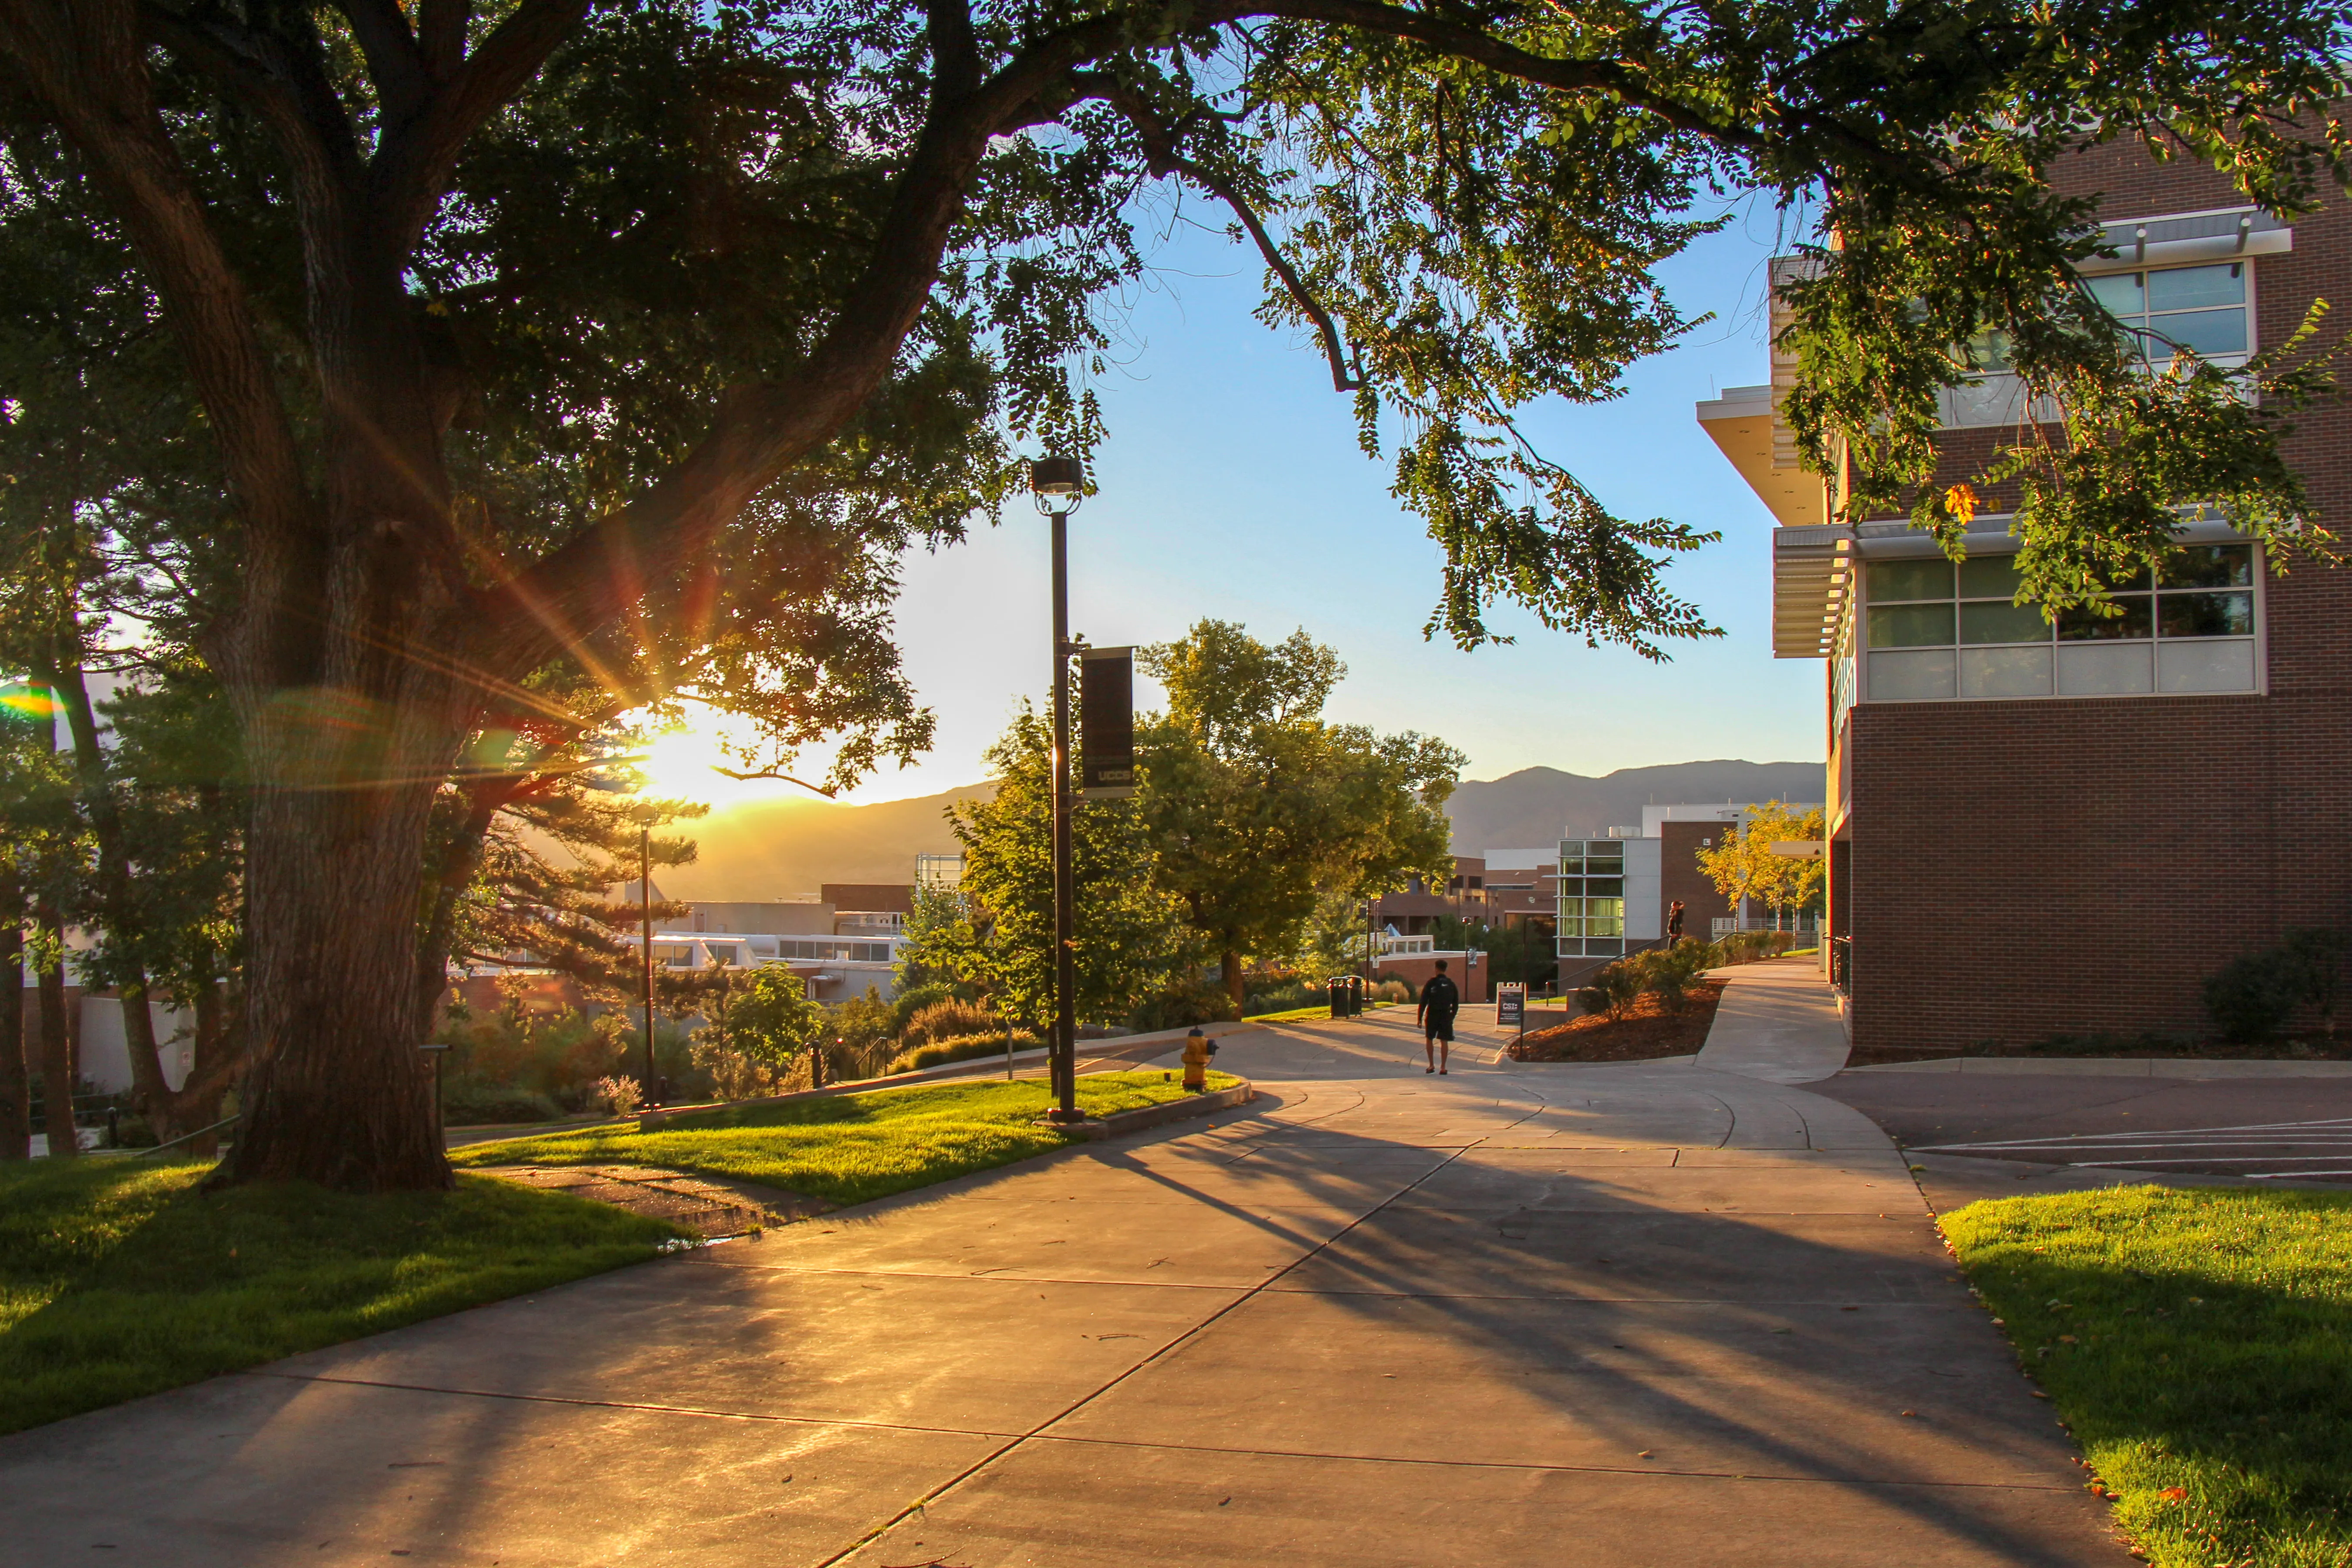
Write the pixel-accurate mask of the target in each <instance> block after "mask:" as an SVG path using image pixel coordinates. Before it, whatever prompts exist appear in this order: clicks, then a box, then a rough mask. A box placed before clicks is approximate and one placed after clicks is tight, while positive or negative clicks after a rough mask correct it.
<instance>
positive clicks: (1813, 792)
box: [1445, 761, 1823, 855]
mask: <svg viewBox="0 0 2352 1568" xmlns="http://www.w3.org/2000/svg"><path fill="white" fill-rule="evenodd" d="M1822 782H1823V781H1822V764H1821V763H1746V762H1736V761H1717V762H1705V763H1672V764H1670V765H1668V766H1664V767H1655V768H1620V769H1618V770H1617V771H1616V772H1615V773H1607V774H1604V775H1602V776H1601V777H1599V778H1590V777H1587V776H1586V775H1584V774H1582V773H1562V772H1560V771H1559V769H1557V768H1522V769H1520V770H1519V771H1518V772H1517V773H1507V774H1505V775H1504V776H1503V777H1501V778H1498V779H1487V780H1477V781H1465V783H1464V784H1461V785H1460V786H1459V787H1458V788H1456V789H1455V790H1454V798H1453V799H1452V800H1450V801H1448V802H1447V803H1446V808H1445V810H1446V815H1447V816H1450V817H1452V818H1453V819H1454V853H1455V854H1457V855H1479V854H1484V853H1485V852H1486V851H1487V850H1489V849H1524V848H1530V847H1536V846H1538V845H1546V844H1552V843H1555V842H1557V841H1558V840H1559V839H1560V838H1562V837H1575V836H1578V835H1585V836H1592V835H1598V834H1601V833H1603V832H1606V831H1607V830H1608V829H1609V828H1611V827H1615V826H1633V825H1635V824H1637V823H1639V822H1640V821H1641V820H1642V807H1643V806H1644V805H1685V804H1693V805H1695V804H1698V803H1701V802H1707V801H1738V802H1739V803H1740V804H1742V805H1748V804H1750V803H1754V802H1759V801H1767V800H1800V801H1817V800H1819V799H1821V798H1822Z"/></svg>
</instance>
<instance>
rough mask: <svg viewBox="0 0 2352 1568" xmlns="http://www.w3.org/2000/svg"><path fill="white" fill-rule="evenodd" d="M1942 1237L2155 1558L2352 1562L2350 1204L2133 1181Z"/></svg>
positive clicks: (2010, 1203)
mask: <svg viewBox="0 0 2352 1568" xmlns="http://www.w3.org/2000/svg"><path fill="white" fill-rule="evenodd" d="M1943 1226H1944V1233H1945V1235H1946V1236H1948V1237H1949V1238H1950V1239H1951V1242H1952V1245H1953V1247H1955V1248H1956V1249H1957V1250H1958V1254H1959V1257H1960V1260H1961V1264H1962V1267H1964V1268H1966V1269H1967V1270H1968V1274H1969V1279H1970V1281H1971V1282H1972V1283H1973V1284H1974V1285H1975V1286H1976V1287H1977V1289H1979V1291H1981V1292H1982V1294H1983V1296H1984V1299H1985V1301H1986V1303H1987V1305H1989V1306H1990V1307H1991V1309H1992V1310H1993V1311H1994V1313H1995V1314H1996V1315H1997V1316H1998V1317H2000V1319H2001V1320H2002V1321H2003V1322H2004V1324H2005V1326H2006V1329H2007V1331H2008V1333H2009V1336H2010V1338H2011V1341H2012V1342H2015V1344H2016V1346H2017V1349H2018V1352H2019V1355H2020V1356H2021V1359H2022V1360H2023V1362H2024V1364H2025V1367H2026V1369H2027V1370H2028V1371H2029V1372H2030V1373H2032V1375H2033V1376H2034V1377H2035V1378H2037V1379H2038V1380H2039V1381H2040V1383H2041V1384H2042V1387H2043V1388H2044V1389H2045V1390H2047V1391H2048V1393H2049V1394H2050V1397H2051V1400H2052V1403H2053V1405H2055V1406H2056V1408H2057V1411H2058V1414H2059V1415H2061V1416H2063V1418H2064V1419H2065V1421H2066V1423H2067V1425H2068V1426H2070V1427H2071V1428H2073V1430H2074V1436H2075V1437H2076V1439H2077V1440H2079V1441H2080V1442H2081V1443H2082V1445H2083V1451H2084V1455H2085V1456H2086V1457H2087V1458H2089V1460H2090V1466H2091V1471H2092V1474H2093V1476H2094V1477H2095V1479H2096V1480H2097V1481H2099V1482H2101V1483H2104V1485H2105V1489H2106V1490H2107V1492H2108V1493H2109V1495H2110V1496H2111V1497H2112V1498H2113V1500H2114V1502H2115V1510H2116V1519H2117V1521H2118V1522H2120V1523H2121V1524H2122V1525H2123V1526H2124V1527H2125V1528H2126V1530H2127V1531H2130V1532H2131V1534H2132V1535H2133V1537H2134V1538H2135V1539H2136V1540H2137V1542H2138V1544H2139V1546H2140V1549H2141V1550H2142V1551H2143V1552H2145V1553H2146V1554H2147V1557H2148V1558H2149V1560H2151V1561H2152V1562H2155V1563H2166V1564H2196V1565H2197V1568H2219V1565H2221V1564H2238V1563H2245V1564H2257V1563H2258V1564H2263V1565H2264V1568H2270V1565H2273V1564H2277V1565H2281V1568H2321V1565H2322V1564H2326V1565H2327V1568H2340V1565H2342V1564H2345V1563H2352V1194H2343V1195H2338V1194H2334V1193H2313V1192H2294V1191H2260V1190H2251V1191H2250V1190H2244V1189H2239V1188H2208V1189H2204V1190H2186V1191H2182V1190H2171V1189H2166V1188H2159V1187H2122V1188H2116V1189H2112V1190H2109V1191H2106V1192H2097V1193H2080V1194H2065V1195H2063V1196H2053V1197H2031V1198H2003V1199H2000V1200H1997V1201H1993V1202H1987V1203H1978V1204H1970V1205H1968V1206H1967V1207H1966V1208H1962V1209H1958V1210H1956V1211H1954V1212H1953V1213H1951V1214H1948V1215H1945V1216H1944V1219H1943Z"/></svg>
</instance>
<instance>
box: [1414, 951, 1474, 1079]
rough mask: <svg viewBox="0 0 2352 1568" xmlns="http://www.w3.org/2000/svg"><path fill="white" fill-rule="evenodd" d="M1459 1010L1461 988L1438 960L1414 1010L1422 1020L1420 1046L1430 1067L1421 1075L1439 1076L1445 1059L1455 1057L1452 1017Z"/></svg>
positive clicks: (1460, 1005)
mask: <svg viewBox="0 0 2352 1568" xmlns="http://www.w3.org/2000/svg"><path fill="white" fill-rule="evenodd" d="M1461 1007H1462V989H1461V987H1460V986H1457V985H1455V984H1454V981H1453V978H1452V977H1451V976H1450V975H1448V974H1447V973H1445V960H1444V959H1442V958H1441V959H1439V960H1438V961H1437V973H1434V974H1433V975H1431V976H1430V977H1429V984H1426V985H1424V986H1423V987H1422V988H1421V1004H1420V1005H1419V1006H1418V1007H1416V1008H1415V1009H1414V1012H1415V1014H1416V1015H1417V1016H1419V1017H1420V1019H1421V1047H1422V1049H1423V1050H1424V1051H1426V1052H1427V1053H1428V1054H1429V1065H1428V1066H1427V1067H1425V1068H1423V1069H1422V1070H1423V1072H1434V1073H1442V1072H1444V1070H1445V1064H1446V1059H1447V1058H1449V1057H1451V1056H1452V1055H1453V1054H1454V1014H1455V1013H1457V1012H1459V1011H1460V1010H1461Z"/></svg>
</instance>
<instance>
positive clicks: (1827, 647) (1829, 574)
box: [1772, 523, 1856, 658]
mask: <svg viewBox="0 0 2352 1568" xmlns="http://www.w3.org/2000/svg"><path fill="white" fill-rule="evenodd" d="M1855 560H1856V556H1855V553H1854V548H1853V530H1852V529H1850V528H1846V527H1843V526H1841V525H1839V524H1835V523H1823V524H1820V525H1818V526H1815V527H1811V528H1777V529H1774V530H1773V531H1772V657H1773V658H1827V657H1828V656H1829V655H1831V654H1832V653H1834V652H1835V651H1837V637H1838V626H1839V623H1840V622H1842V621H1843V619H1844V618H1845V606H1846V600H1847V599H1848V598H1849V597H1850V596H1851V595H1853V574H1854V563H1855Z"/></svg>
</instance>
